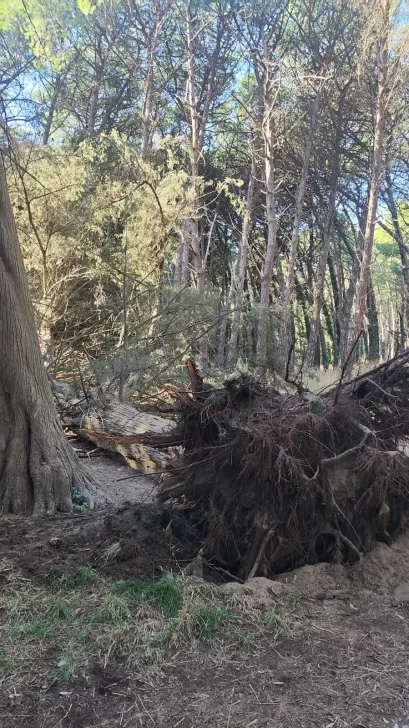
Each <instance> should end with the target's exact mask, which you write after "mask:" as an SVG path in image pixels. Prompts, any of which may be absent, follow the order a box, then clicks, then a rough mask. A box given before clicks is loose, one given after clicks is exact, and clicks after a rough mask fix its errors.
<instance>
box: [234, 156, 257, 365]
mask: <svg viewBox="0 0 409 728" xmlns="http://www.w3.org/2000/svg"><path fill="white" fill-rule="evenodd" d="M256 175H257V161H256V158H255V154H253V158H252V160H251V170H250V179H249V184H248V188H247V199H246V209H245V212H244V217H243V227H242V231H241V241H240V251H239V266H238V276H237V280H236V281H235V284H236V285H235V295H234V308H233V321H232V328H231V335H230V343H229V354H228V360H229V364H235V362H236V359H237V341H238V338H239V329H240V319H241V309H242V307H243V296H244V283H245V280H246V271H247V257H248V250H249V238H250V230H251V223H252V215H253V203H254V190H255V185H256Z"/></svg>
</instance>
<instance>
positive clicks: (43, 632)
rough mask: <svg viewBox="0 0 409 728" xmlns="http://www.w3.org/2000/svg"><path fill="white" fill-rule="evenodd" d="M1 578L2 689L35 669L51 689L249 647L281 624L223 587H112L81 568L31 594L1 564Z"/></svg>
mask: <svg viewBox="0 0 409 728" xmlns="http://www.w3.org/2000/svg"><path fill="white" fill-rule="evenodd" d="M0 575H1V576H2V578H3V580H5V586H4V588H3V594H2V596H1V598H0V684H1V683H2V682H4V681H5V680H7V681H8V682H9V681H10V679H11V680H13V679H16V678H20V679H21V677H22V676H24V675H28V674H30V673H31V672H35V671H36V670H37V669H38V667H39V666H40V668H41V671H42V673H41V674H42V680H43V682H44V683H45V684H46V685H50V684H53V683H60V682H69V681H70V680H72V679H73V678H76V677H78V676H79V675H81V674H83V673H84V671H86V670H87V669H90V668H92V667H93V666H95V665H100V666H103V667H104V668H106V666H107V665H108V664H109V663H110V662H112V661H113V660H117V659H121V660H124V661H125V662H126V664H131V663H137V662H139V663H145V664H159V663H161V661H162V660H163V659H164V658H165V657H166V656H169V655H170V654H171V653H172V652H175V651H176V650H178V649H181V648H184V647H186V646H187V647H189V649H190V648H192V649H195V648H197V647H200V646H201V645H202V646H203V645H210V644H211V643H214V642H217V643H219V644H220V645H221V644H223V643H226V642H229V643H231V642H236V643H237V644H241V645H246V644H250V643H252V641H253V640H254V638H255V637H256V636H258V637H259V636H260V635H261V634H265V633H266V632H270V633H271V632H272V631H273V632H277V631H278V630H279V629H283V628H284V624H285V620H284V619H283V618H282V617H279V616H278V612H277V618H275V617H274V616H273V615H274V614H275V611H274V610H273V609H271V610H270V609H264V610H262V611H260V610H259V609H255V608H254V607H253V606H252V605H251V603H247V602H246V600H245V599H240V598H239V597H235V598H234V599H233V598H231V597H230V598H229V597H228V596H227V595H226V594H225V593H224V592H223V590H222V589H221V588H220V587H213V586H211V585H209V584H208V583H206V582H203V581H202V580H199V579H194V578H188V577H183V576H174V575H172V574H165V575H164V576H163V577H162V578H160V579H157V580H152V579H150V580H139V581H135V582H131V583H128V582H114V581H112V580H109V579H106V578H104V577H101V576H100V575H98V574H97V573H96V572H95V571H94V570H93V569H92V568H91V567H89V566H84V567H79V568H77V569H76V571H75V572H74V573H72V574H70V575H68V576H67V575H65V574H63V573H60V572H59V571H57V572H55V573H53V574H51V575H50V578H49V584H48V585H46V586H35V585H33V584H32V583H30V582H28V581H27V580H26V579H21V578H20V577H19V575H18V573H15V572H14V571H13V568H12V565H11V563H9V562H8V561H6V560H5V559H3V560H2V561H1V562H0ZM288 611H289V612H291V609H289V610H288ZM34 666H35V667H34Z"/></svg>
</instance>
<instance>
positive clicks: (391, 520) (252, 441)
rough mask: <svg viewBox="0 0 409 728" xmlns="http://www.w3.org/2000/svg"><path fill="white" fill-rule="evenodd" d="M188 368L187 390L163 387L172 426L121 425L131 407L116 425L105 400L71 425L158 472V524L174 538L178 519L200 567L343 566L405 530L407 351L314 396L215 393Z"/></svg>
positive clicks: (238, 387)
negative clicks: (161, 515) (170, 401)
mask: <svg viewBox="0 0 409 728" xmlns="http://www.w3.org/2000/svg"><path fill="white" fill-rule="evenodd" d="M187 366H188V371H189V376H190V381H191V386H190V389H189V391H184V390H181V389H177V388H176V387H174V386H172V385H168V386H167V389H168V391H169V393H170V394H171V396H173V398H174V399H175V402H176V407H175V413H177V415H178V422H177V424H176V425H175V423H172V422H171V421H169V420H168V421H166V420H163V419H160V418H155V417H152V416H151V417H150V419H149V417H147V416H146V414H143V413H139V414H138V413H136V412H135V410H133V418H132V408H130V407H129V410H130V412H128V411H127V413H126V417H125V418H124V416H123V413H122V411H119V412H118V409H117V407H118V405H116V406H113V405H112V404H109V403H108V404H107V405H106V406H105V409H104V410H103V411H100V413H99V414H98V406H97V404H96V403H95V402H93V404H92V406H90V407H89V411H88V412H81V417H80V420H79V422H80V423H82V425H81V424H79V427H81V426H82V427H84V425H85V429H82V434H83V436H84V437H88V438H89V439H91V440H92V441H93V442H96V443H97V444H98V445H99V446H100V447H103V448H106V449H108V450H113V451H115V452H117V453H120V454H121V455H123V457H125V458H126V459H127V461H128V462H129V461H135V462H136V463H137V466H138V467H143V468H146V464H147V463H149V464H150V465H151V466H152V467H155V465H156V466H158V467H159V469H160V470H162V484H161V487H160V492H159V495H160V499H161V500H162V501H165V502H166V501H174V502H176V504H177V507H176V508H173V507H172V508H171V516H170V518H171V522H170V524H169V526H168V529H170V530H171V529H172V528H173V526H174V527H175V529H176V531H175V536H178V535H179V536H180V528H181V521H182V522H183V523H184V524H185V526H186V524H187V533H186V537H187V538H188V540H189V543H190V544H191V545H192V546H194V547H195V548H196V550H197V551H198V553H199V556H200V559H201V560H202V562H203V563H204V564H206V565H207V567H210V568H211V569H214V570H216V571H217V572H219V573H222V574H223V575H224V576H226V575H230V577H233V578H236V579H239V580H246V579H248V578H251V577H252V576H255V575H257V574H264V575H267V576H273V575H274V574H278V573H282V572H285V571H288V570H291V569H293V568H296V567H297V566H301V565H303V564H305V563H316V562H320V561H336V562H341V563H348V564H353V563H354V562H355V561H357V560H359V559H360V557H361V555H362V554H363V553H365V552H366V551H368V550H369V549H370V548H371V546H372V544H373V543H374V542H375V541H383V542H385V543H388V544H390V543H391V542H392V540H393V539H394V538H395V537H396V535H397V534H398V533H399V532H400V531H401V530H402V529H403V528H404V527H405V524H406V523H407V522H408V520H409V458H408V456H407V454H406V453H405V442H406V441H407V439H408V438H409V350H408V351H405V352H404V353H402V354H400V355H398V356H396V357H395V358H394V359H392V360H389V361H388V362H386V363H384V364H382V365H379V366H378V367H376V368H375V369H373V370H372V371H371V372H367V373H365V374H362V375H360V376H358V377H356V378H355V379H353V380H349V381H347V382H345V383H344V382H343V381H342V377H341V379H340V380H339V382H338V383H337V385H336V386H334V387H333V388H331V389H327V390H325V391H322V392H321V393H320V394H313V393H311V392H309V391H306V390H304V389H303V388H302V387H301V386H300V385H297V389H298V391H288V392H287V393H285V392H284V391H283V390H284V387H283V388H282V391H277V390H276V389H274V388H273V387H272V386H269V385H268V384H267V383H266V382H263V381H260V380H259V379H256V378H254V377H250V376H248V375H241V376H240V377H237V378H235V379H232V380H229V381H227V382H225V384H224V385H223V387H220V388H214V387H212V386H209V385H208V384H206V383H205V382H203V380H202V378H201V377H200V375H199V373H198V371H197V369H196V367H195V365H194V363H193V362H192V361H190V360H189V361H188V362H187ZM285 386H287V387H288V384H287V385H285ZM124 421H125V423H126V424H127V427H126V428H123V423H124ZM70 424H71V425H73V426H75V417H74V418H73V417H72V415H71V419H70ZM77 426H78V425H77ZM90 428H91V429H90ZM107 429H108V432H109V433H110V434H107V432H106V430H107ZM132 431H133V433H134V434H132ZM175 446H182V448H180V449H177V450H174V451H173V457H170V456H169V455H170V452H171V450H172V448H175ZM163 449H165V450H166V449H168V456H167V457H165V459H164V460H163V461H162V460H160V458H159V455H160V454H161V451H162V450H163ZM169 449H170V450H169ZM153 450H156V451H157V455H156V456H154V455H153V454H152V453H153ZM175 455H176V456H175ZM162 464H164V469H163V467H162ZM148 469H149V470H151V467H149V468H148Z"/></svg>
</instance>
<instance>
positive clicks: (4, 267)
mask: <svg viewBox="0 0 409 728" xmlns="http://www.w3.org/2000/svg"><path fill="white" fill-rule="evenodd" d="M0 311H1V316H0V351H1V352H2V354H1V358H0V407H1V413H2V418H1V424H0V503H1V507H2V509H3V511H4V512H11V513H18V514H23V515H29V514H31V513H33V514H35V515H43V514H52V513H55V512H56V511H71V509H72V502H71V489H72V488H74V487H75V488H77V489H78V490H80V491H86V490H87V489H88V488H89V487H91V486H92V481H91V478H90V477H89V476H88V475H87V474H86V473H85V471H84V469H83V467H82V465H81V464H80V462H79V461H78V459H77V458H76V456H75V454H74V452H73V450H72V448H71V445H70V444H69V442H68V440H67V439H66V437H65V435H64V433H63V431H62V428H61V425H60V423H59V420H58V416H57V413H56V410H55V406H54V403H53V398H52V394H51V388H50V384H49V381H48V379H47V374H46V370H45V368H44V366H43V363H42V359H41V354H40V348H39V344H38V339H37V334H36V330H35V320H34V312H33V307H32V304H31V301H30V294H29V289H28V284H27V279H26V274H25V271H24V265H23V259H22V255H21V251H20V247H19V243H18V238H17V231H16V227H15V223H14V218H13V211H12V207H11V204H10V199H9V195H8V191H7V184H6V178H5V174H4V170H3V165H1V169H0Z"/></svg>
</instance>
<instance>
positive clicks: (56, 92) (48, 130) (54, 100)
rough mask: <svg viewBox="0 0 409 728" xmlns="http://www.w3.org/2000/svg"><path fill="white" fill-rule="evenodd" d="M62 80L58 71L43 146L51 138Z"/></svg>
mask: <svg viewBox="0 0 409 728" xmlns="http://www.w3.org/2000/svg"><path fill="white" fill-rule="evenodd" d="M61 81H62V77H61V75H60V74H59V73H57V76H56V78H55V83H54V90H53V94H52V96H51V100H50V105H49V107H48V112H47V118H46V122H45V127H44V131H43V138H42V144H43V146H46V145H47V144H48V140H49V138H50V134H51V127H52V123H53V119H54V114H55V109H56V106H57V101H58V96H59V94H60V91H61Z"/></svg>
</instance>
